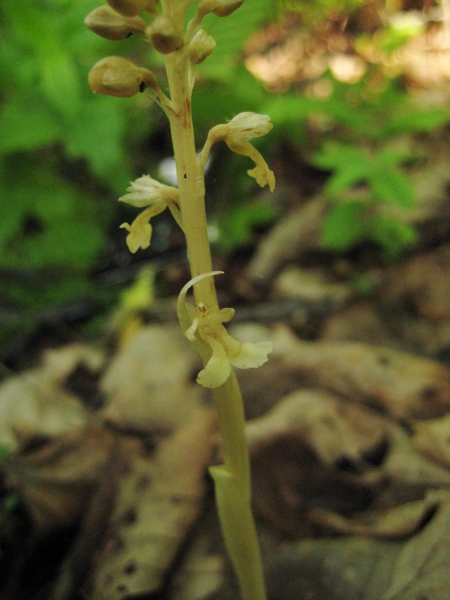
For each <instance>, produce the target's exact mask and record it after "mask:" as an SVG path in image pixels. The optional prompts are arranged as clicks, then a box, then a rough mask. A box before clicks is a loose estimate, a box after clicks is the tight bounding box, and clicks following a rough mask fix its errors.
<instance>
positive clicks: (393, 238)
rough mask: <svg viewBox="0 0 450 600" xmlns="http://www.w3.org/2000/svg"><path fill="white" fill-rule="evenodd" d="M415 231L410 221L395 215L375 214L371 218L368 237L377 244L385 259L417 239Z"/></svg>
mask: <svg viewBox="0 0 450 600" xmlns="http://www.w3.org/2000/svg"><path fill="white" fill-rule="evenodd" d="M417 237H418V234H417V231H416V229H415V228H414V226H413V225H411V224H410V223H405V222H404V221H401V220H400V219H398V218H396V217H390V216H388V215H375V216H374V217H372V219H371V226H370V238H371V239H372V240H373V241H374V242H376V243H377V244H379V245H380V246H381V248H382V250H383V255H384V257H385V258H386V259H387V260H393V259H396V258H398V257H399V255H400V254H401V253H402V252H403V251H404V250H406V248H408V247H410V246H412V245H413V244H414V243H415V242H416V241H417Z"/></svg>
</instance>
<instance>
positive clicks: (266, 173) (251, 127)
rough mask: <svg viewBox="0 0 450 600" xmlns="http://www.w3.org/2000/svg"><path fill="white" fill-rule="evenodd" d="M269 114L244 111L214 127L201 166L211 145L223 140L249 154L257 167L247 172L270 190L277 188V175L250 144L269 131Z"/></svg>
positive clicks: (206, 144) (202, 155)
mask: <svg viewBox="0 0 450 600" xmlns="http://www.w3.org/2000/svg"><path fill="white" fill-rule="evenodd" d="M269 121H270V117H269V116H268V115H259V114H257V113H253V112H242V113H239V114H238V115H236V116H235V117H234V118H233V119H231V121H230V122H229V123H224V124H221V125H216V126H215V127H213V128H212V129H211V130H210V132H209V134H208V138H207V140H206V143H205V147H204V148H203V150H202V152H200V154H199V158H198V160H199V166H201V167H204V166H205V165H206V161H207V159H208V156H209V152H210V150H211V147H212V145H213V144H215V143H216V142H219V141H220V140H223V141H224V142H225V143H226V144H227V146H228V147H229V148H230V150H232V151H233V152H236V154H242V155H243V156H248V157H249V158H251V160H252V161H253V162H254V163H255V168H254V169H250V170H249V171H247V173H248V174H249V175H250V177H253V178H254V179H256V182H257V183H258V184H259V185H260V186H261V187H264V186H265V185H268V186H269V188H270V191H271V192H273V190H274V188H275V175H274V174H273V171H271V170H270V169H269V166H268V165H267V163H266V161H265V160H264V158H263V157H262V156H261V154H260V152H258V150H257V149H256V148H255V147H254V146H252V144H250V140H252V139H253V138H256V137H261V136H263V135H266V134H267V133H269V131H270V130H271V129H272V124H271V123H270V122H269Z"/></svg>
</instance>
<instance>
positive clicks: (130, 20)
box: [84, 5, 147, 40]
mask: <svg viewBox="0 0 450 600" xmlns="http://www.w3.org/2000/svg"><path fill="white" fill-rule="evenodd" d="M84 23H85V25H87V27H89V29H90V30H91V31H93V32H94V33H96V34H97V35H99V36H100V37H103V38H106V39H107V40H124V39H125V38H127V37H128V36H129V35H131V34H132V33H144V32H145V28H146V27H147V23H146V22H145V21H144V19H141V18H140V17H124V16H122V15H121V14H119V13H118V12H116V11H115V10H113V9H112V8H111V7H110V6H106V5H105V6H99V7H98V8H96V9H95V10H93V11H92V12H91V13H89V14H88V16H87V17H86V18H85V20H84Z"/></svg>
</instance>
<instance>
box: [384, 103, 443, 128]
mask: <svg viewBox="0 0 450 600" xmlns="http://www.w3.org/2000/svg"><path fill="white" fill-rule="evenodd" d="M449 118H450V114H449V111H448V110H444V109H441V108H433V109H428V110H422V109H420V110H418V109H414V108H411V107H408V106H405V107H403V110H401V111H396V112H394V113H393V114H392V115H390V116H389V115H388V118H387V121H386V123H385V125H384V127H383V130H384V132H385V135H389V134H392V133H395V134H400V133H414V132H427V131H433V130H435V129H438V128H439V127H443V126H444V125H446V124H447V123H448V121H449Z"/></svg>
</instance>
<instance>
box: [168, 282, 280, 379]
mask: <svg viewBox="0 0 450 600" xmlns="http://www.w3.org/2000/svg"><path fill="white" fill-rule="evenodd" d="M221 273H223V271H211V272H209V273H203V274H201V275H198V276H197V277H194V278H193V279H191V280H190V281H188V283H186V284H185V285H184V286H183V288H182V290H181V292H180V294H179V296H178V302H177V312H178V318H179V321H180V324H181V326H182V328H183V329H184V332H185V336H186V337H187V338H188V340H190V341H191V342H194V343H195V342H196V341H198V338H200V340H202V341H203V342H204V343H205V344H207V345H208V346H209V347H210V350H212V354H211V356H210V358H209V360H208V361H207V362H206V364H205V367H204V368H203V369H202V370H201V371H200V373H199V374H198V376H197V382H198V383H200V384H201V385H203V386H204V387H208V388H216V387H219V386H221V385H223V384H224V383H225V382H226V380H227V379H228V377H229V376H230V373H231V365H233V366H234V367H238V368H240V369H250V368H256V367H260V366H261V365H263V364H264V363H265V362H267V360H268V357H267V355H268V354H269V352H271V351H272V342H258V343H256V344H251V343H248V342H244V343H243V342H239V341H238V340H235V339H234V338H233V337H231V336H230V335H229V334H228V332H227V330H226V329H225V327H224V325H223V323H227V322H228V321H229V320H230V319H231V318H232V317H233V315H234V309H232V308H221V309H219V308H218V307H217V306H213V307H209V308H208V306H206V305H205V304H203V303H199V304H198V305H197V308H196V313H195V317H194V318H192V317H190V316H189V314H188V310H187V304H186V294H187V292H188V290H189V289H190V288H191V287H192V286H193V285H195V284H196V283H198V282H199V281H201V280H202V279H205V278H206V277H212V276H213V275H219V274H221ZM191 309H193V307H192V306H191ZM196 334H197V337H196Z"/></svg>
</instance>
